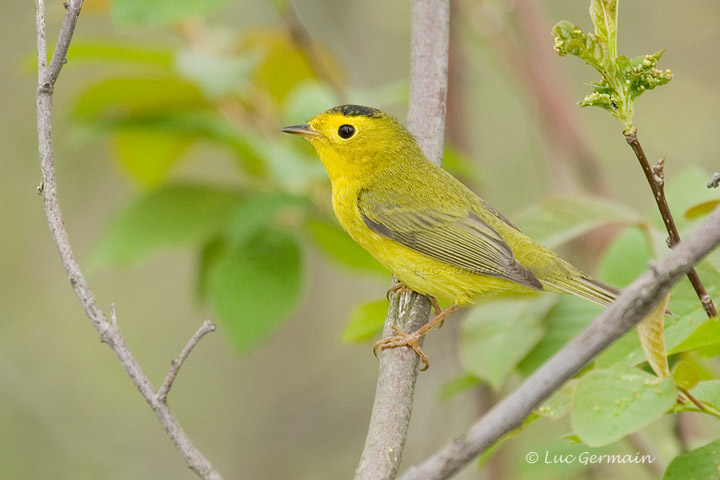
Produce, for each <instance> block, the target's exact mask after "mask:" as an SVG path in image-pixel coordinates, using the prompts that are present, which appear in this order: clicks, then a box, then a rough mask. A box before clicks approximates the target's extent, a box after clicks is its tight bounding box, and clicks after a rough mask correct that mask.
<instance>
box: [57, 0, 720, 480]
mask: <svg viewBox="0 0 720 480" xmlns="http://www.w3.org/2000/svg"><path fill="white" fill-rule="evenodd" d="M165 3H166V2H160V1H159V0H155V1H151V2H144V1H139V0H122V1H120V0H117V1H115V2H113V4H112V15H113V19H114V20H115V23H116V25H119V26H131V27H143V26H150V27H158V26H163V25H170V24H173V25H178V23H179V22H184V21H185V20H184V19H186V18H192V17H193V16H197V15H204V14H207V13H211V12H214V11H216V10H217V9H219V8H222V6H223V5H224V4H225V3H226V1H225V0H206V1H200V0H195V1H192V2H180V3H182V5H180V4H173V5H172V8H169V7H168V6H167V5H165ZM274 4H275V6H276V8H277V9H278V11H279V12H281V13H282V12H285V11H286V10H285V9H286V8H287V5H288V4H287V2H285V0H283V1H276V2H274ZM165 7H167V8H165ZM590 12H591V18H592V21H593V25H594V27H595V31H594V33H585V32H583V31H582V30H581V29H579V28H578V27H575V26H574V25H572V24H570V23H569V22H560V23H558V24H557V25H556V26H555V28H554V29H553V34H554V35H555V37H556V48H557V50H558V53H560V54H561V55H567V54H570V55H575V56H577V57H579V58H581V59H582V60H584V61H586V62H587V63H588V64H590V65H591V66H593V67H594V68H595V69H597V70H598V71H599V72H600V74H601V76H602V78H601V80H600V81H599V82H597V83H594V84H591V86H592V88H593V92H592V93H591V94H589V95H588V96H587V97H586V98H585V99H584V100H583V102H581V105H584V106H588V105H594V106H600V107H601V108H604V109H607V110H609V111H610V112H611V113H612V114H613V115H614V116H615V117H616V118H618V119H619V120H620V121H621V122H622V123H623V125H624V126H625V128H630V127H632V115H633V110H634V104H635V101H636V100H637V98H638V97H639V95H640V94H641V93H642V92H643V91H645V90H649V89H652V88H654V87H656V86H659V85H662V84H664V83H667V82H668V81H669V80H670V78H671V74H670V72H669V71H664V72H663V71H660V70H659V69H657V63H658V61H659V59H660V57H661V55H662V52H659V53H657V54H654V55H646V56H640V57H636V58H633V59H628V58H627V57H624V56H618V55H617V3H616V2H615V1H600V0H593V1H592V3H591V9H590ZM201 23H202V22H198V23H192V28H193V29H199V31H196V32H195V33H199V34H200V35H199V38H202V39H203V41H200V42H198V38H196V37H194V34H188V30H187V28H182V29H179V31H180V32H181V34H180V36H181V37H182V36H183V35H184V36H185V38H181V39H180V41H181V42H183V43H184V46H183V47H181V48H165V47H162V46H153V47H141V46H137V45H132V44H122V43H120V44H111V45H105V44H93V43H86V44H81V43H75V44H74V45H73V47H72V49H71V51H70V57H71V59H73V60H81V61H83V62H86V63H89V62H104V64H105V66H109V67H111V68H116V69H117V71H116V72H115V73H114V75H111V76H109V77H105V76H102V75H93V76H92V77H91V80H90V81H89V84H88V86H86V87H85V89H84V90H83V91H82V92H81V93H80V95H79V97H78V98H77V100H76V103H75V109H74V116H75V120H76V121H77V122H78V123H80V124H82V126H83V127H82V133H83V134H84V137H83V138H85V139H89V138H103V139H107V140H108V141H109V143H110V145H111V146H112V153H113V154H114V157H115V158H116V161H117V163H118V164H119V165H120V166H121V168H122V170H123V171H124V172H125V173H126V174H127V175H128V176H129V177H130V178H131V179H132V180H133V182H134V183H136V184H137V185H139V186H141V187H142V189H141V190H140V193H138V194H137V196H136V198H135V199H134V200H133V201H131V202H130V204H129V206H126V207H124V208H123V209H121V212H120V214H119V215H118V216H117V217H115V218H114V219H113V220H112V221H111V223H110V225H109V227H108V230H107V232H106V234H105V235H104V236H103V238H102V239H101V240H100V242H99V244H98V246H97V248H96V251H95V252H94V255H93V258H92V260H93V263H94V264H95V265H96V266H107V265H119V264H131V263H134V262H137V261H140V260H142V259H145V258H147V257H148V256H150V255H151V254H153V253H156V252H158V251H160V250H161V249H166V248H170V247H189V248H192V249H193V250H195V251H197V252H199V254H198V257H199V267H198V275H197V283H198V287H199V288H198V290H199V293H200V297H201V298H202V299H204V300H206V301H207V302H208V303H209V304H210V305H211V306H212V308H213V310H214V312H215V314H216V316H217V317H218V318H219V320H220V321H221V325H222V327H223V328H222V331H224V332H226V333H228V334H229V336H230V337H231V339H232V341H233V343H234V344H235V345H237V346H238V348H239V349H241V350H243V351H245V350H248V349H249V348H252V347H253V346H254V345H257V344H258V343H259V342H261V341H263V340H264V339H267V338H268V337H269V336H270V335H271V334H272V333H273V332H274V331H276V330H277V329H278V328H279V327H280V326H281V324H282V323H283V322H284V321H285V320H286V319H287V318H288V317H289V316H290V314H291V312H292V311H293V309H294V308H295V307H296V305H297V304H298V302H299V301H300V299H301V296H302V289H303V284H302V278H303V266H304V265H303V263H304V262H303V258H304V254H303V249H304V248H307V247H316V248H318V249H319V251H320V252H322V253H323V254H325V255H326V256H328V257H329V258H331V259H332V260H335V261H337V262H338V263H339V264H340V265H342V266H343V267H345V268H349V269H351V270H353V271H356V272H361V273H367V274H373V275H377V274H379V275H382V278H384V279H387V278H388V273H387V271H386V270H385V268H384V267H382V266H381V265H380V264H379V263H378V262H377V261H376V260H375V259H374V258H372V257H371V256H370V255H369V254H368V253H367V252H365V251H364V250H363V249H362V248H360V247H359V246H358V245H357V244H356V243H354V242H353V241H352V240H351V239H350V238H349V237H348V236H347V234H346V233H345V232H343V231H342V230H341V229H340V228H339V226H338V224H337V222H336V221H335V220H334V219H333V218H332V214H331V212H330V209H329V208H328V205H327V204H326V199H327V197H328V193H329V192H328V187H327V181H326V174H325V172H324V170H323V168H322V166H321V165H320V164H319V162H317V160H316V158H315V157H314V154H313V153H312V150H311V149H310V147H309V145H306V144H305V143H303V142H299V141H297V139H292V141H290V139H286V138H282V137H281V136H280V133H279V132H278V129H279V127H281V126H283V125H287V124H291V123H298V122H300V121H302V120H304V119H307V118H309V117H310V116H312V115H314V114H315V113H317V112H318V111H320V110H323V109H324V108H327V107H328V106H329V105H333V104H336V103H339V102H340V100H339V99H338V94H337V92H336V91H335V90H334V89H333V88H330V87H329V83H328V82H327V81H326V80H327V78H322V77H320V76H319V75H318V71H317V70H318V69H317V62H318V61H319V62H320V63H321V64H322V65H323V66H324V67H325V68H324V70H326V73H325V75H330V76H332V77H333V78H336V79H337V78H342V77H343V71H342V69H341V68H340V67H338V65H339V62H337V61H336V60H335V59H334V58H333V57H332V56H331V55H330V54H329V53H328V50H327V49H326V48H324V47H323V46H322V45H319V44H316V43H312V45H311V47H310V48H311V51H310V52H309V51H308V49H307V46H306V47H302V46H301V45H299V44H298V42H297V39H295V38H293V37H292V36H291V35H290V34H289V32H288V31H287V30H286V29H284V28H276V29H269V28H265V29H260V30H255V31H252V32H250V33H242V34H238V35H230V34H228V35H227V36H226V37H224V38H222V39H217V38H215V37H212V36H204V35H203V34H206V33H208V32H204V31H202V29H203V26H202V25H201ZM185 27H187V24H185ZM335 83H336V84H337V83H338V82H335ZM339 83H340V84H343V82H339ZM398 92H400V93H398ZM343 93H345V94H346V95H347V96H348V97H350V98H352V99H353V101H358V102H360V103H362V101H363V100H361V99H371V100H367V103H372V104H375V105H379V106H382V103H383V102H386V103H393V102H397V101H398V100H400V101H403V100H404V99H405V98H404V97H403V95H406V85H405V84H398V85H390V86H387V85H383V86H380V87H379V88H376V89H374V90H372V91H365V92H363V91H351V92H350V94H348V92H343ZM378 99H380V100H378ZM197 144H202V145H204V146H210V147H215V148H220V149H222V150H223V151H224V152H225V153H229V155H230V156H231V157H232V159H233V162H234V166H235V167H237V168H236V170H235V171H234V172H235V176H233V175H232V174H231V175H229V177H228V178H227V180H226V181H224V182H223V183H224V184H225V185H230V187H227V186H219V185H197V184H194V183H192V184H191V183H187V182H186V183H182V182H178V181H177V180H175V178H177V177H178V176H180V177H182V172H183V171H182V170H179V169H178V168H177V167H178V166H179V165H181V163H182V162H184V161H187V157H188V156H187V155H186V152H187V151H189V150H190V149H192V148H193V147H194V146H195V145H197ZM446 153H447V155H446V160H447V167H448V168H449V169H450V170H452V171H453V172H455V173H457V174H458V175H460V176H463V177H465V178H471V179H474V178H477V177H478V173H477V172H476V171H475V170H473V169H472V168H469V167H468V166H467V163H466V162H465V161H464V159H462V158H461V156H460V155H458V154H457V152H454V151H453V150H452V149H449V150H448V151H447V152H446ZM708 178H709V175H707V174H706V173H705V172H701V171H693V170H688V171H686V172H683V173H682V174H681V175H674V176H673V178H672V181H670V182H669V184H668V185H667V192H668V196H671V197H672V198H673V200H674V202H673V207H674V214H675V217H676V220H677V223H678V226H679V227H680V228H681V229H683V230H685V229H691V228H692V227H693V226H694V225H695V224H696V221H697V219H699V218H701V217H702V216H703V215H705V214H707V213H708V212H709V211H710V209H711V208H712V207H713V206H714V205H716V204H717V202H718V192H717V191H709V190H706V189H704V188H703V186H704V185H705V183H706V182H707V179H708ZM224 180H225V179H224ZM649 218H650V217H649V216H645V215H641V214H639V213H638V212H636V211H633V210H632V209H630V208H627V207H625V206H622V205H618V204H617V203H614V202H611V201H608V200H605V199H598V198H594V197H571V198H553V199H548V200H544V201H542V202H540V203H539V204H537V205H534V206H533V207H532V208H530V209H529V210H528V211H527V212H525V213H524V214H523V215H521V216H519V217H518V218H515V219H513V220H514V221H515V222H516V224H517V225H518V226H519V227H520V228H521V229H522V230H523V231H524V232H525V233H526V234H528V235H529V236H531V237H533V238H535V239H537V240H538V241H540V242H541V243H543V244H545V245H546V246H548V247H550V248H555V247H558V246H561V245H562V244H564V243H566V242H569V241H571V240H573V239H576V238H578V237H580V236H583V235H588V234H590V235H592V233H593V231H595V229H597V228H598V227H604V226H608V225H612V226H622V227H625V230H624V231H623V232H622V233H621V234H620V235H618V236H617V237H616V238H615V239H613V241H612V243H611V245H610V247H609V248H608V250H607V251H606V252H605V254H604V255H603V256H602V258H601V259H600V264H601V268H600V274H599V277H600V278H602V279H603V280H605V281H607V282H609V283H612V284H615V285H617V286H624V285H627V284H628V283H629V282H631V281H632V280H633V279H634V278H636V276H637V275H638V274H639V273H641V272H642V271H644V270H646V268H647V262H648V261H649V260H651V259H653V258H655V257H656V256H657V255H658V254H660V253H661V252H663V251H664V250H665V248H666V247H665V246H664V238H665V233H664V232H663V231H662V227H663V225H662V223H661V222H660V221H659V220H658V219H657V217H656V215H653V216H652V218H653V220H652V221H650V220H649ZM719 267H720V255H714V256H711V257H710V258H709V259H708V261H706V262H704V263H702V264H701V265H700V266H699V267H698V270H699V272H700V275H701V277H702V278H703V281H704V282H705V285H706V287H707V288H708V290H709V292H710V294H711V295H712V296H713V297H714V298H715V297H717V295H718V292H719V291H720V273H719V272H718V268H719ZM669 308H670V310H671V311H673V313H675V315H676V316H674V317H666V318H665V346H666V349H667V351H668V352H669V353H670V355H671V358H670V364H671V365H674V368H673V370H672V377H671V378H668V379H663V380H660V379H658V378H657V377H655V376H654V375H652V374H651V373H648V372H647V371H645V370H643V368H647V367H646V366H645V365H643V362H644V361H645V357H644V356H643V353H642V349H641V347H640V343H639V341H638V338H637V334H636V333H635V332H629V333H628V334H627V335H626V336H624V337H623V338H622V339H620V341H618V342H617V343H616V344H615V345H613V346H612V347H610V348H609V349H608V350H607V351H606V352H605V353H603V354H602V355H601V356H600V357H599V358H598V359H597V360H596V361H595V362H594V363H593V364H592V365H589V366H588V367H586V369H585V370H583V371H582V372H580V373H579V374H578V376H577V378H576V379H574V380H572V381H571V382H569V383H568V384H567V385H566V386H565V387H564V388H563V389H561V390H560V391H558V392H557V393H556V394H555V395H553V396H552V397H551V398H550V399H548V400H547V401H546V402H545V403H544V404H543V405H541V406H540V407H539V408H538V409H537V410H536V412H535V413H534V414H533V415H532V417H531V418H530V419H529V420H528V422H527V423H528V424H529V423H530V422H532V421H537V422H538V423H540V422H543V421H546V420H548V419H550V420H555V419H558V418H561V417H563V416H564V415H566V414H567V412H570V411H571V412H572V419H573V420H572V423H573V431H571V432H570V433H569V435H568V437H567V438H572V439H575V440H577V441H578V442H579V441H582V442H584V443H585V444H586V445H607V444H609V443H611V442H613V441H616V440H618V439H620V438H622V437H623V436H625V435H627V434H630V433H632V432H634V431H637V430H639V429H641V428H643V427H644V426H646V425H648V424H649V423H651V422H653V421H654V420H655V419H657V418H659V417H660V416H662V415H663V414H664V413H665V412H667V411H671V410H672V411H679V410H692V411H698V409H697V407H696V406H695V405H693V404H692V403H689V402H684V403H676V400H675V395H676V385H677V387H679V388H683V389H685V390H688V389H690V390H689V391H690V393H691V394H692V395H693V396H694V398H696V399H698V400H699V401H701V402H704V403H705V404H706V405H707V406H708V408H710V409H712V408H718V403H720V400H719V399H720V386H719V385H720V382H718V381H717V380H716V379H715V376H716V375H715V372H713V371H708V370H707V369H703V367H702V363H701V361H700V360H698V359H699V358H700V359H704V358H705V357H703V356H702V355H713V354H717V351H718V350H720V327H719V326H718V325H720V324H719V323H718V322H716V321H712V320H711V321H708V320H707V318H706V316H705V313H704V311H703V310H702V307H701V306H700V303H699V302H698V300H697V298H696V296H695V293H694V291H693V290H692V288H691V287H690V285H689V284H688V283H687V281H684V282H681V284H680V285H678V287H677V288H675V289H674V291H673V295H672V298H671V303H670V307H669ZM600 311H601V308H600V307H598V306H595V305H593V304H590V303H589V302H586V301H583V300H580V299H576V298H573V297H570V296H562V297H557V296H554V295H551V294H542V295H538V296H527V297H502V298H499V299H497V300H495V301H491V302H487V303H485V304H483V305H481V306H479V307H477V308H476V309H475V310H473V311H472V312H471V313H470V314H469V316H468V318H467V321H466V324H465V325H464V327H463V332H462V345H461V354H462V358H463V362H464V365H465V368H466V371H465V372H464V373H462V374H461V375H460V376H458V377H457V378H455V379H454V380H453V381H450V382H448V383H447V384H446V385H445V386H444V387H443V389H442V391H441V397H442V398H443V399H446V398H449V397H451V396H453V395H455V394H457V393H459V392H462V391H466V390H468V389H471V388H473V387H475V386H477V385H480V384H483V383H485V384H489V385H491V386H492V387H493V388H496V389H498V388H500V387H501V386H502V385H504V383H505V381H506V380H507V379H508V377H510V376H512V375H518V376H527V375H529V374H531V373H532V372H533V371H535V369H536V368H537V367H538V366H539V365H541V364H542V363H543V362H545V361H546V360H547V359H548V358H549V357H550V356H552V355H553V354H555V353H556V352H557V351H558V350H559V349H560V348H561V347H562V346H563V345H564V344H566V343H567V342H568V341H569V340H571V339H572V338H573V337H575V336H576V335H577V334H578V333H579V332H580V331H581V330H582V329H583V328H585V327H586V326H587V325H588V324H589V323H590V322H591V321H592V320H593V319H594V318H595V317H596V316H597V314H598V313H599V312H600ZM386 313H387V302H386V301H385V300H384V299H383V300H380V301H375V302H368V303H365V304H362V305H360V306H358V307H357V308H356V310H355V311H354V312H353V314H352V316H351V319H350V321H349V323H348V325H347V326H346V328H345V330H344V332H343V334H342V340H343V341H344V342H362V341H367V340H369V339H371V338H373V337H374V336H376V335H377V334H378V333H379V332H380V331H381V330H382V325H383V320H384V317H385V315H386ZM703 361H704V360H703ZM595 407H597V409H596V408H595ZM706 413H707V412H706ZM580 449H587V447H586V446H583V445H572V446H568V445H562V446H558V447H557V448H556V449H555V450H553V451H558V452H563V451H574V452H577V451H581V450H580ZM695 452H697V451H694V452H691V453H690V454H688V455H693V454H695ZM698 455H700V456H698V457H697V458H695V457H692V458H693V459H696V460H697V461H701V460H702V455H703V454H702V453H701V454H698ZM678 458H681V457H678ZM676 463H678V464H680V463H681V462H678V461H677V460H676V462H673V464H672V465H671V468H669V469H668V474H671V473H673V472H674V471H680V470H677V468H678V467H677V466H675V464H676ZM569 468H570V467H569ZM572 468H577V465H576V466H574V467H572ZM683 468H684V467H683ZM533 472H534V470H533ZM533 478H534V477H533ZM668 478H680V477H679V476H675V477H668ZM683 478H685V477H683Z"/></svg>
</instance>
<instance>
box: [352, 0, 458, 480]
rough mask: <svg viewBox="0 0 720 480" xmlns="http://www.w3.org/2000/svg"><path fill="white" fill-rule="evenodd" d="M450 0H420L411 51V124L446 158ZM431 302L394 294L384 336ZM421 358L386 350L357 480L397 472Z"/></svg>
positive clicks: (413, 324) (382, 478)
mask: <svg viewBox="0 0 720 480" xmlns="http://www.w3.org/2000/svg"><path fill="white" fill-rule="evenodd" d="M449 24H450V6H449V0H414V1H413V6H412V32H411V37H412V38H411V45H412V46H411V53H410V107H409V111H408V118H407V125H408V129H409V130H410V131H411V132H412V133H413V134H414V135H415V137H416V138H417V140H418V142H419V144H420V147H421V148H422V149H423V151H424V152H425V155H426V156H427V157H428V158H429V159H430V160H431V161H433V162H435V163H436V164H438V165H439V164H440V163H441V162H442V152H443V143H444V134H445V110H446V102H447V74H448V45H449V41H450V40H449V37H450V35H449V31H450V26H449ZM429 313H430V302H429V300H428V299H427V298H426V297H423V296H421V295H418V294H417V293H414V292H411V293H398V294H395V295H392V297H391V302H390V309H389V311H388V315H387V318H386V319H385V330H384V335H385V336H388V335H392V334H393V330H392V326H393V325H394V326H396V327H398V328H400V329H401V330H404V331H406V332H410V331H414V330H417V329H418V328H420V327H422V326H423V325H425V324H426V323H427V321H428V314H429ZM417 366H418V358H417V355H416V354H415V353H414V352H413V351H411V350H410V349H408V348H393V349H386V350H383V352H382V353H381V354H380V370H379V374H378V382H377V387H376V392H375V401H374V403H373V410H372V415H371V417H370V426H369V428H368V435H367V438H366V440H365V448H364V449H363V453H362V456H361V458H360V463H359V465H358V467H357V470H356V471H355V479H356V480H391V479H394V478H395V477H396V476H397V472H398V468H399V466H400V462H401V460H402V453H403V448H404V446H405V439H406V438H407V429H408V424H409V422H410V416H411V413H412V405H413V395H414V393H415V380H416V379H417V374H418V370H417Z"/></svg>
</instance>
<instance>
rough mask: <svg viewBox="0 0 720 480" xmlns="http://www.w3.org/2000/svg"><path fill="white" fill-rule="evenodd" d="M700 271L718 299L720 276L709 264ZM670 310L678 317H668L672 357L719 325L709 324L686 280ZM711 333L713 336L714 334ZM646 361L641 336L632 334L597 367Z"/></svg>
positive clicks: (676, 290) (673, 295)
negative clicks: (703, 330) (702, 331)
mask: <svg viewBox="0 0 720 480" xmlns="http://www.w3.org/2000/svg"><path fill="white" fill-rule="evenodd" d="M611 248H612V247H611ZM629 261H630V260H628V262H629ZM696 269H697V272H698V274H699V275H700V278H702V279H703V284H704V285H705V287H706V288H707V290H708V293H709V294H710V296H711V297H713V298H715V297H716V296H717V294H718V291H720V273H718V271H717V270H716V269H715V268H714V267H713V266H712V265H710V264H709V263H708V262H707V261H703V262H700V263H699V264H698V265H697V266H696ZM669 310H670V311H671V312H673V313H674V316H667V315H666V316H665V348H666V350H667V352H668V353H669V354H673V353H677V352H680V351H684V350H685V349H689V348H685V347H692V346H693V343H696V342H701V341H702V340H701V338H700V337H696V338H695V339H694V340H692V343H688V344H687V345H686V346H685V347H680V345H682V344H683V342H684V341H685V340H686V339H688V338H689V337H690V336H691V335H692V334H693V332H695V331H696V330H697V329H698V328H700V327H701V326H702V325H705V324H706V322H709V321H713V322H714V321H716V320H708V318H707V314H706V313H705V310H704V308H703V307H702V305H701V304H700V301H699V300H698V298H697V294H696V293H695V290H694V289H693V288H692V285H690V282H689V280H688V279H687V278H683V279H682V280H681V281H680V282H679V283H678V285H676V286H675V288H674V289H673V290H672V293H671V297H670V307H669ZM706 328H708V329H711V327H706ZM710 333H712V332H711V331H710ZM698 335H702V334H698ZM698 347H699V346H698ZM643 360H644V357H643V353H642V349H641V348H640V343H639V341H638V339H637V336H636V335H635V334H634V333H633V332H628V333H627V334H625V335H624V336H622V337H620V340H618V341H616V342H615V343H614V344H613V345H612V346H611V347H610V348H608V349H607V350H605V352H603V353H602V354H600V356H599V357H598V358H597V359H596V365H597V366H599V367H602V366H609V365H613V364H615V363H617V362H623V363H627V364H629V365H635V364H638V363H640V362H642V361H643Z"/></svg>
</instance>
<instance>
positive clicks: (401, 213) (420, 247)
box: [358, 190, 543, 290]
mask: <svg viewBox="0 0 720 480" xmlns="http://www.w3.org/2000/svg"><path fill="white" fill-rule="evenodd" d="M397 193H400V192H397ZM402 193H403V194H404V195H402V194H401V195H397V196H396V195H388V197H391V198H393V200H392V201H388V200H385V199H383V198H378V197H380V195H378V194H377V193H375V192H371V191H369V190H363V191H361V192H360V194H359V195H358V208H359V209H360V213H361V215H362V218H363V221H364V222H365V225H367V226H368V228H370V229H371V230H372V231H373V232H375V233H377V234H378V235H381V236H383V237H385V238H388V239H390V240H393V241H395V242H397V243H398V244H400V245H403V246H405V247H407V248H409V249H411V250H413V251H415V252H417V253H421V254H423V255H427V256H428V257H430V258H433V259H435V260H438V261H441V262H443V263H447V264H449V265H452V266H454V267H457V268H461V269H463V270H467V271H469V272H472V273H477V274H481V275H487V276H491V277H496V278H502V279H505V280H510V281H512V282H515V283H518V284H520V285H524V286H526V287H528V288H531V289H535V290H542V289H543V286H542V284H541V283H540V282H539V281H538V280H537V278H535V277H534V276H533V274H532V273H530V271H529V270H528V269H526V268H525V267H523V266H522V265H521V264H520V263H519V262H518V261H517V260H516V259H515V257H514V256H513V253H512V249H511V248H510V246H509V245H508V244H507V243H506V242H505V241H504V240H503V238H502V236H501V235H500V234H499V233H498V232H497V231H495V230H494V229H493V228H492V227H491V226H490V225H488V223H487V222H485V221H484V220H483V219H482V218H480V216H478V215H477V214H476V213H475V212H473V211H472V210H470V209H467V208H463V207H462V206H459V205H457V202H452V199H447V200H448V201H447V203H445V204H443V206H442V207H441V208H432V207H420V206H419V205H420V204H421V203H422V202H419V201H418V200H419V199H418V198H417V197H416V195H417V194H415V193H414V192H412V191H409V192H402ZM453 203H455V205H454V206H453ZM438 207H439V206H438Z"/></svg>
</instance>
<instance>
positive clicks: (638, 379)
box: [572, 365, 677, 447]
mask: <svg viewBox="0 0 720 480" xmlns="http://www.w3.org/2000/svg"><path fill="white" fill-rule="evenodd" d="M676 396H677V391H676V390H675V384H674V383H673V380H672V378H665V379H660V378H658V377H656V376H655V375H652V374H650V373H647V372H644V371H643V370H640V369H638V368H634V367H628V366H626V365H618V366H616V367H615V368H612V369H607V370H605V369H596V370H591V371H590V372H588V373H586V374H585V375H583V376H582V377H581V378H580V381H579V382H578V385H577V387H576V388H575V394H574V396H573V408H572V425H573V429H574V431H575V433H576V434H577V436H578V437H580V439H581V440H582V441H583V443H585V444H586V445H589V446H591V447H599V446H602V445H607V444H610V443H612V442H615V441H617V440H620V439H621V438H623V437H624V436H626V435H628V434H630V433H633V432H636V431H638V430H640V429H641V428H643V427H645V426H647V425H649V424H650V423H652V422H653V421H655V420H657V419H658V418H660V417H661V416H662V415H663V414H664V413H665V412H666V411H668V410H669V409H670V408H672V406H673V405H675V401H676Z"/></svg>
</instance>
